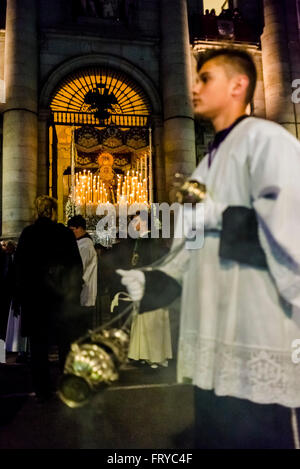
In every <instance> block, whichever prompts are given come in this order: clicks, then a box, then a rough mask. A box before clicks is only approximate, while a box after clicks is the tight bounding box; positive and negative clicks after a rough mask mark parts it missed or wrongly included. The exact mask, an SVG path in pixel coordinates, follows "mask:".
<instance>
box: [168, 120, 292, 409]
mask: <svg viewBox="0 0 300 469" xmlns="http://www.w3.org/2000/svg"><path fill="white" fill-rule="evenodd" d="M191 179H197V180H199V181H201V182H203V183H204V184H206V186H207V190H208V193H209V195H210V197H211V199H212V200H213V202H214V203H215V204H216V211H217V209H218V204H220V207H221V208H222V210H223V209H224V204H225V206H229V205H238V206H245V207H249V208H252V207H254V208H255V210H256V213H257V216H258V221H259V236H260V241H261V244H262V247H263V249H264V250H265V253H266V256H267V261H268V266H269V269H268V270H267V269H261V268H255V267H251V266H248V265H246V264H240V263H237V262H235V261H229V260H222V259H220V257H219V255H218V250H219V242H220V231H219V230H220V227H221V223H220V220H221V210H220V217H219V222H216V226H215V227H213V226H211V223H210V228H215V231H210V232H207V233H206V234H205V242H204V247H203V248H202V249H199V250H197V251H195V250H191V251H188V250H186V249H183V250H182V251H181V252H180V253H179V254H178V255H177V256H176V257H175V259H173V260H171V261H170V263H169V264H167V265H166V266H164V267H160V269H161V270H163V271H165V272H166V273H168V274H170V275H171V276H173V277H174V278H176V279H178V280H180V279H181V280H182V282H183V293H182V307H181V324H180V339H179V357H178V379H179V381H184V378H189V379H190V380H191V381H192V382H193V384H195V385H196V386H198V387H200V388H202V389H214V391H215V393H216V394H217V395H221V396H233V397H238V398H244V399H249V400H251V401H253V402H256V403H278V404H282V405H284V406H288V407H299V406H300V365H299V364H294V363H293V362H292V351H293V348H292V342H293V340H294V339H300V309H298V307H297V306H300V274H299V273H300V142H299V141H297V140H296V139H295V138H294V137H293V136H292V135H291V134H289V133H288V132H287V131H286V130H285V129H284V128H283V127H281V126H279V125H278V124H275V123H273V122H269V121H265V120H262V119H258V118H253V117H249V118H247V119H245V120H243V121H241V122H240V123H239V124H238V125H237V126H236V127H235V128H234V129H233V130H232V131H231V133H230V134H229V135H228V136H227V138H226V139H225V140H224V141H223V142H222V143H221V145H220V146H219V148H218V149H217V152H216V154H215V157H214V160H213V162H212V165H211V167H210V168H208V156H206V157H205V158H204V159H203V160H202V161H201V163H200V164H199V166H198V167H197V168H196V170H195V171H194V173H193V174H192V176H191ZM270 193H271V194H273V198H266V197H265V195H266V194H270ZM207 216H209V214H208V213H207ZM216 218H217V217H216V216H215V215H214V219H216ZM279 292H280V293H279ZM291 305H292V306H293V307H292V306H291Z"/></svg>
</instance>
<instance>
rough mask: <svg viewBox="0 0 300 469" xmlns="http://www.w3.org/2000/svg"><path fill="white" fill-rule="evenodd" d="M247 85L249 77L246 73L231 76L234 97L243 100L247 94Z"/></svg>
mask: <svg viewBox="0 0 300 469" xmlns="http://www.w3.org/2000/svg"><path fill="white" fill-rule="evenodd" d="M248 86H249V78H248V77H247V75H242V74H239V75H236V76H234V77H233V87H232V92H231V94H232V96H233V97H234V98H241V99H243V100H245V96H246V94H247V89H248Z"/></svg>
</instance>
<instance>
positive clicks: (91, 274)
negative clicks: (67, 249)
mask: <svg viewBox="0 0 300 469" xmlns="http://www.w3.org/2000/svg"><path fill="white" fill-rule="evenodd" d="M77 244H78V248H79V252H80V256H81V260H82V265H83V281H84V285H83V287H82V291H81V295H80V304H81V306H95V303H96V296H97V253H96V250H95V248H94V245H93V241H92V240H91V239H90V238H81V239H78V240H77Z"/></svg>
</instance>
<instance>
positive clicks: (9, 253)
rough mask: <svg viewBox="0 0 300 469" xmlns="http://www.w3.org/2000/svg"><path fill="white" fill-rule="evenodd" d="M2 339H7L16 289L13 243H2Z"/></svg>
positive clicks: (0, 290)
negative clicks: (11, 306) (8, 323)
mask: <svg viewBox="0 0 300 469" xmlns="http://www.w3.org/2000/svg"><path fill="white" fill-rule="evenodd" d="M0 246H1V247H0V339H2V340H4V341H5V337H6V328H7V321H8V315H9V309H10V304H11V301H12V297H13V290H14V282H15V278H14V266H13V255H14V252H13V249H12V246H13V243H12V241H9V242H6V241H2V243H1V245H0Z"/></svg>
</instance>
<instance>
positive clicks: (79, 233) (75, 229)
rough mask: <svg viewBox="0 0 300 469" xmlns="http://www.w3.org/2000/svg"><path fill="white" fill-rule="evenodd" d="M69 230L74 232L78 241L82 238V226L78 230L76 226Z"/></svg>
mask: <svg viewBox="0 0 300 469" xmlns="http://www.w3.org/2000/svg"><path fill="white" fill-rule="evenodd" d="M69 228H70V230H72V231H73V233H74V235H75V238H76V239H78V238H80V236H82V228H81V227H80V226H78V227H77V228H76V226H69Z"/></svg>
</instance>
